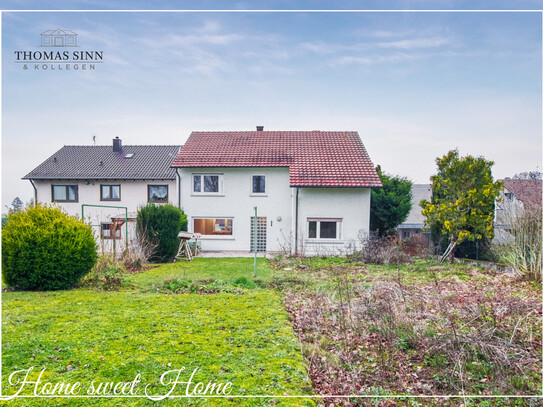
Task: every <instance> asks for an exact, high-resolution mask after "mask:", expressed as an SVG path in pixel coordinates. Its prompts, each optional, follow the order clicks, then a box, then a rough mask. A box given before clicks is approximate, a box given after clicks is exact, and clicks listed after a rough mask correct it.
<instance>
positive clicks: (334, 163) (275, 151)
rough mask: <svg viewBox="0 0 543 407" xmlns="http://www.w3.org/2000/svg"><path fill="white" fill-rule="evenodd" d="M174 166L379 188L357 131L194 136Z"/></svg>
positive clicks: (301, 183) (300, 183) (301, 184)
mask: <svg viewBox="0 0 543 407" xmlns="http://www.w3.org/2000/svg"><path fill="white" fill-rule="evenodd" d="M172 166H173V167H192V168H194V167H288V168H289V173H290V185H291V186H293V187H310V186H318V187H380V186H382V185H381V181H380V179H379V176H378V175H377V172H376V171H375V168H374V166H373V163H372V162H371V160H370V158H369V156H368V153H367V152H366V149H365V148H364V145H363V144H362V141H361V140H360V137H359V136H358V133H357V132H345V131H235V132H193V133H192V134H191V135H190V137H189V139H188V140H187V142H186V143H185V145H184V146H183V148H182V149H181V151H180V152H179V154H178V155H177V157H176V158H175V160H174V162H173V164H172Z"/></svg>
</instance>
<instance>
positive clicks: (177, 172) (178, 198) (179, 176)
mask: <svg viewBox="0 0 543 407" xmlns="http://www.w3.org/2000/svg"><path fill="white" fill-rule="evenodd" d="M175 173H176V174H177V207H178V208H179V209H181V174H179V167H175Z"/></svg>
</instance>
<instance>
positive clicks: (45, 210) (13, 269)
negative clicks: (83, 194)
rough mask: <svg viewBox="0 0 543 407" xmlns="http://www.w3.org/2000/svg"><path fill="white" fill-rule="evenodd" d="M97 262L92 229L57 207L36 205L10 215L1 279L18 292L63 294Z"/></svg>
mask: <svg viewBox="0 0 543 407" xmlns="http://www.w3.org/2000/svg"><path fill="white" fill-rule="evenodd" d="M96 258H97V245H96V242H95V240H94V237H93V234H92V228H91V226H89V225H86V224H84V223H83V222H82V221H80V220H79V219H77V218H76V217H73V216H69V215H68V214H66V213H65V212H63V211H62V210H61V209H60V208H58V207H53V206H43V205H36V206H33V207H30V208H28V209H26V210H25V211H21V212H16V213H13V214H10V215H9V218H8V220H7V223H6V225H5V226H4V228H3V229H2V275H3V278H4V282H5V283H6V284H7V285H8V286H9V287H12V288H15V289H17V290H63V289H67V288H71V287H73V286H74V285H75V284H77V282H78V281H79V280H80V279H81V278H82V277H84V276H85V275H86V274H87V273H89V272H90V271H91V269H92V267H93V266H94V263H95V262H96Z"/></svg>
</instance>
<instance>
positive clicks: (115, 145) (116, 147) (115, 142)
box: [113, 136, 123, 153]
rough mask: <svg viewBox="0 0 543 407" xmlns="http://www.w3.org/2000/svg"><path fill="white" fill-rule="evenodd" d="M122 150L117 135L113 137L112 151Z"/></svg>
mask: <svg viewBox="0 0 543 407" xmlns="http://www.w3.org/2000/svg"><path fill="white" fill-rule="evenodd" d="M121 151H123V142H122V140H121V139H120V138H119V137H118V136H117V137H115V138H114V139H113V152H114V153H120V152H121Z"/></svg>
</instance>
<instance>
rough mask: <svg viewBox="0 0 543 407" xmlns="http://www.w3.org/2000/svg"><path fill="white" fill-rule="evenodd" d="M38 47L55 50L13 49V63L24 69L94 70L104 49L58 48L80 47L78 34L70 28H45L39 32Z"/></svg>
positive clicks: (102, 57) (100, 59)
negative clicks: (39, 42) (45, 29)
mask: <svg viewBox="0 0 543 407" xmlns="http://www.w3.org/2000/svg"><path fill="white" fill-rule="evenodd" d="M40 36H41V45H39V47H40V48H41V47H52V48H56V49H55V50H49V51H45V50H33V51H28V50H24V51H13V53H14V55H15V63H16V64H20V65H21V66H22V69H23V70H25V71H79V70H81V71H87V70H89V71H94V70H96V66H97V65H100V64H102V63H103V62H104V51H95V50H79V49H78V50H60V49H59V48H80V45H79V44H78V43H77V42H78V34H77V33H75V32H73V31H71V30H62V29H60V28H57V29H56V30H47V31H45V32H43V33H41V34H40Z"/></svg>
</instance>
